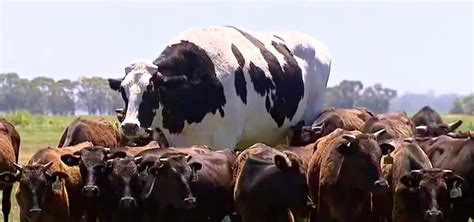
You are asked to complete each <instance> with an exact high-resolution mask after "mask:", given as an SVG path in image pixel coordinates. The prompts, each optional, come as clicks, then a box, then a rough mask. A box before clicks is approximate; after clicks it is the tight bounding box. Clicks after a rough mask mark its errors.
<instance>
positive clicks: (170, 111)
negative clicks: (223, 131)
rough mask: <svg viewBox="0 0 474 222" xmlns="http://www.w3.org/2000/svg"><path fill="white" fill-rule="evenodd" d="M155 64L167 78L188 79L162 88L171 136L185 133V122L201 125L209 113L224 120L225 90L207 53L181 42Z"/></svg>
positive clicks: (165, 52) (163, 113)
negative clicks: (217, 114) (217, 113)
mask: <svg viewBox="0 0 474 222" xmlns="http://www.w3.org/2000/svg"><path fill="white" fill-rule="evenodd" d="M153 63H154V64H155V65H157V66H158V71H159V72H160V73H161V74H162V75H164V76H180V75H184V76H186V77H187V79H188V81H185V82H180V83H178V84H159V92H160V100H161V103H162V105H163V111H162V115H163V127H164V128H166V129H168V130H169V131H170V133H180V132H182V130H183V127H184V122H185V121H186V122H187V123H188V124H191V123H199V122H201V121H202V119H203V118H204V116H205V115H206V114H207V113H213V114H216V112H217V111H219V114H220V115H221V117H224V115H225V113H224V110H223V107H224V105H225V103H226V99H225V95H224V88H223V87H222V84H221V82H220V81H219V79H217V76H216V72H215V67H214V63H213V62H212V60H211V58H210V57H209V56H208V55H207V53H206V51H204V49H202V48H200V47H199V46H197V45H196V44H194V43H192V42H189V41H184V40H182V41H181V42H180V43H177V44H174V45H171V46H168V47H167V48H166V49H165V50H164V51H163V52H162V53H161V54H160V56H159V57H158V58H157V59H156V60H155V61H154V62H153Z"/></svg>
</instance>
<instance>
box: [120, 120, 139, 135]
mask: <svg viewBox="0 0 474 222" xmlns="http://www.w3.org/2000/svg"><path fill="white" fill-rule="evenodd" d="M139 129H140V126H138V124H136V123H124V124H122V133H123V135H125V136H126V137H136V136H137V134H138V130H139Z"/></svg>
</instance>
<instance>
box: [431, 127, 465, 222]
mask: <svg viewBox="0 0 474 222" xmlns="http://www.w3.org/2000/svg"><path fill="white" fill-rule="evenodd" d="M470 135H471V136H469V137H467V138H450V139H443V140H440V139H439V138H438V141H436V142H435V143H434V144H433V145H432V149H431V152H439V151H440V150H442V153H438V156H437V157H435V158H432V159H431V162H432V163H433V166H434V167H437V168H442V169H448V170H452V171H453V172H454V174H457V175H459V176H461V177H462V178H464V179H465V181H464V184H463V187H462V196H461V197H460V198H458V199H457V200H456V201H455V203H454V208H453V210H454V211H453V217H454V219H453V221H467V218H468V217H471V218H474V176H473V175H474V164H473V163H474V131H471V133H470ZM430 155H432V156H433V157H434V155H433V154H432V153H428V156H430Z"/></svg>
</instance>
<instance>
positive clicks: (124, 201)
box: [120, 197, 137, 208]
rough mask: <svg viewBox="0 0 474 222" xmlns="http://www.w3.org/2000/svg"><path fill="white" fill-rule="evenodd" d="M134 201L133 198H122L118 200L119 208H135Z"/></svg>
mask: <svg viewBox="0 0 474 222" xmlns="http://www.w3.org/2000/svg"><path fill="white" fill-rule="evenodd" d="M136 203H137V202H136V200H135V198H133V197H122V198H121V199H120V206H121V207H123V208H132V207H135V206H136Z"/></svg>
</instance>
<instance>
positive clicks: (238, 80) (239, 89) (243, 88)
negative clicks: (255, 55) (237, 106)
mask: <svg viewBox="0 0 474 222" xmlns="http://www.w3.org/2000/svg"><path fill="white" fill-rule="evenodd" d="M231 49H232V53H233V54H234V56H235V58H236V59H237V63H239V67H238V68H237V69H236V70H235V74H234V86H235V92H236V93H237V95H238V96H239V97H240V99H241V100H242V102H243V103H244V104H247V81H245V76H244V66H245V59H244V57H243V56H242V53H241V52H240V51H239V49H238V48H237V47H236V46H235V45H234V44H232V45H231Z"/></svg>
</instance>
